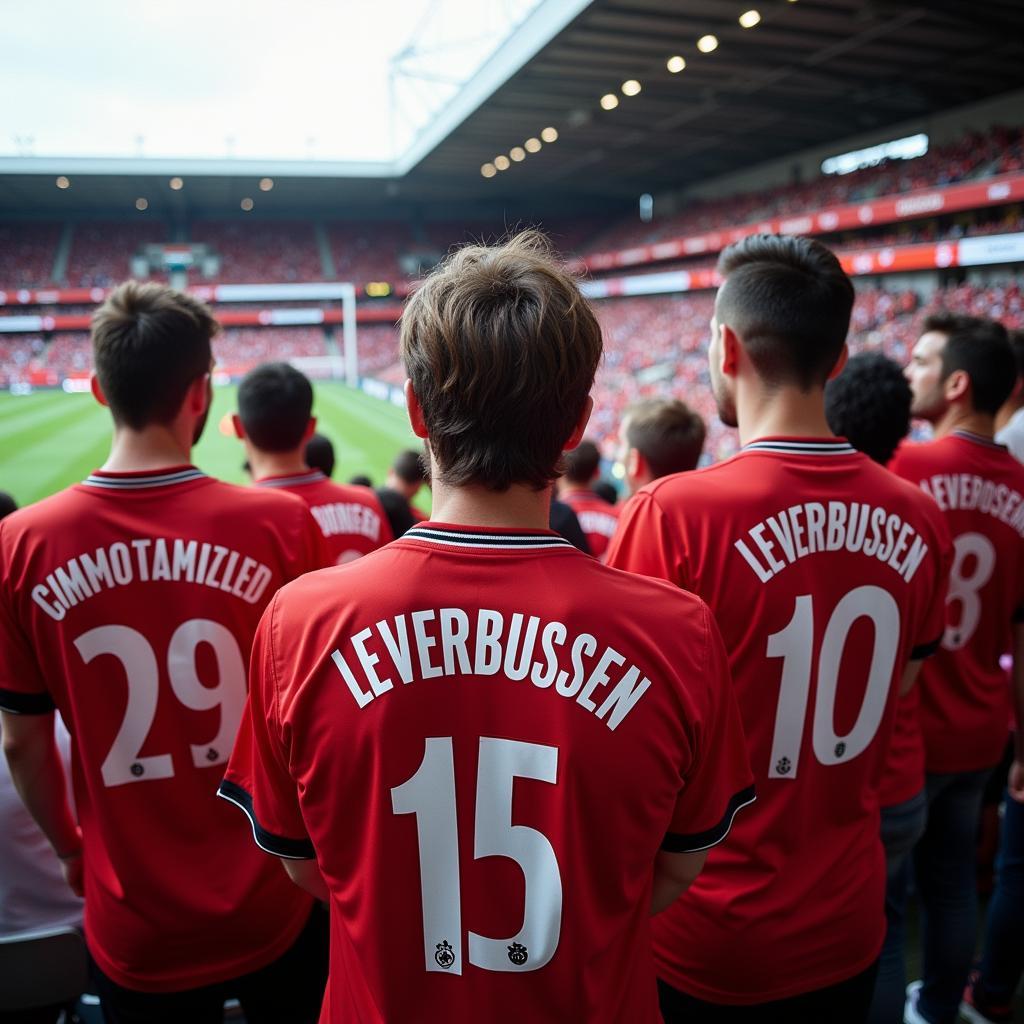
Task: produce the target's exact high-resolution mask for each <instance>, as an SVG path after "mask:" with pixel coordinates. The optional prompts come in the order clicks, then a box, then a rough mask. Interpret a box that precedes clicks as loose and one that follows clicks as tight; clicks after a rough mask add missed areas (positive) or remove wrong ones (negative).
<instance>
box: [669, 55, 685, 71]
mask: <svg viewBox="0 0 1024 1024" xmlns="http://www.w3.org/2000/svg"><path fill="white" fill-rule="evenodd" d="M665 67H667V68H668V69H669V71H671V72H672V74H673V75H678V74H679V72H680V71H682V70H683V68H685V67H686V59H685V58H683V57H680V56H678V54H677V55H676V56H675V57H669V59H668V63H667V64H666V65H665Z"/></svg>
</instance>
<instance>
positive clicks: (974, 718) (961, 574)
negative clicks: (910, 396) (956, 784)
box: [891, 431, 1024, 772]
mask: <svg viewBox="0 0 1024 1024" xmlns="http://www.w3.org/2000/svg"><path fill="white" fill-rule="evenodd" d="M891 468H892V470H893V472H894V473H898V474H899V475H900V476H902V477H904V478H905V479H907V480H909V481H910V482H911V483H913V484H916V485H917V486H919V487H920V488H921V489H922V490H923V491H925V492H926V493H928V494H930V495H931V496H932V497H933V498H934V499H935V501H936V502H938V505H939V508H940V509H942V512H943V514H944V515H945V517H946V521H947V523H948V524H949V530H950V532H951V533H952V535H953V543H954V547H955V555H954V559H953V567H952V569H951V570H950V574H949V591H948V595H947V598H946V630H945V633H944V634H943V638H942V649H941V650H940V651H939V652H938V654H937V655H936V656H935V657H934V658H932V659H929V661H928V662H927V664H926V665H925V667H924V669H923V670H922V673H921V681H920V687H919V692H920V721H921V732H922V734H923V736H924V748H925V764H926V767H927V770H928V771H929V772H970V771H983V770H984V769H986V768H991V767H993V766H994V765H996V764H997V763H998V762H999V759H1000V757H1001V756H1002V752H1003V749H1004V747H1005V746H1006V740H1007V736H1008V732H1009V729H1008V726H1007V723H1008V721H1009V719H1010V709H1011V705H1010V693H1009V689H1008V687H1007V685H1006V674H1005V672H1003V670H1002V669H1001V668H1000V666H999V658H1000V656H1001V655H1002V654H1005V653H1006V652H1007V651H1009V650H1010V646H1011V628H1012V624H1013V623H1014V622H1021V621H1024V497H1022V496H1024V466H1021V464H1020V463H1019V462H1017V460H1016V459H1015V458H1014V457H1013V456H1012V455H1011V454H1010V453H1009V451H1008V450H1007V449H1006V448H1004V447H1003V446H1002V445H997V444H995V443H993V442H992V441H989V440H987V439H986V438H983V437H979V436H978V435H976V434H970V433H967V432H965V431H954V432H953V433H952V434H950V435H948V436H947V437H943V438H941V439H940V440H938V441H933V442H930V443H928V444H922V445H904V446H903V447H902V448H900V450H899V451H898V452H897V454H896V457H895V459H893V462H892V464H891Z"/></svg>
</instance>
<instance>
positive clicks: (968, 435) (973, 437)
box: [953, 430, 1006, 451]
mask: <svg viewBox="0 0 1024 1024" xmlns="http://www.w3.org/2000/svg"><path fill="white" fill-rule="evenodd" d="M953 436H954V437H959V438H962V439H963V440H964V441H973V442H974V443H975V444H980V445H981V446H982V447H984V448H995V449H997V450H999V451H1004V450H1005V449H1006V445H1002V444H1000V443H999V442H998V441H994V440H992V438H990V437H983V436H982V435H981V434H975V433H974V431H973V430H954V431H953Z"/></svg>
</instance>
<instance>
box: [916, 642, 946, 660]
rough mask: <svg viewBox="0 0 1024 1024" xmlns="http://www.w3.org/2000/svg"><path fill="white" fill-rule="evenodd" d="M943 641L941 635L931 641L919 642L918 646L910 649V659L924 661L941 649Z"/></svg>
mask: <svg viewBox="0 0 1024 1024" xmlns="http://www.w3.org/2000/svg"><path fill="white" fill-rule="evenodd" d="M941 643H942V637H941V636H940V637H936V638H935V639H934V640H932V641H930V642H929V643H926V644H917V646H915V647H912V648H911V649H910V660H911V661H923V660H924V659H925V658H930V657H931V656H932V655H933V654H934V653H935V652H936V651H937V650H938V649H939V646H940V645H941Z"/></svg>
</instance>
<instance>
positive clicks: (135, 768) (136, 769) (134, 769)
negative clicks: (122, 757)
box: [129, 761, 146, 778]
mask: <svg viewBox="0 0 1024 1024" xmlns="http://www.w3.org/2000/svg"><path fill="white" fill-rule="evenodd" d="M145 770H146V769H145V768H143V767H142V765H141V764H139V762H138V761H136V762H135V763H134V764H133V765H132V766H131V768H130V769H129V771H131V773H132V775H134V776H135V777H136V778H138V777H139V776H140V775H142V774H143V773H144V772H145Z"/></svg>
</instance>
